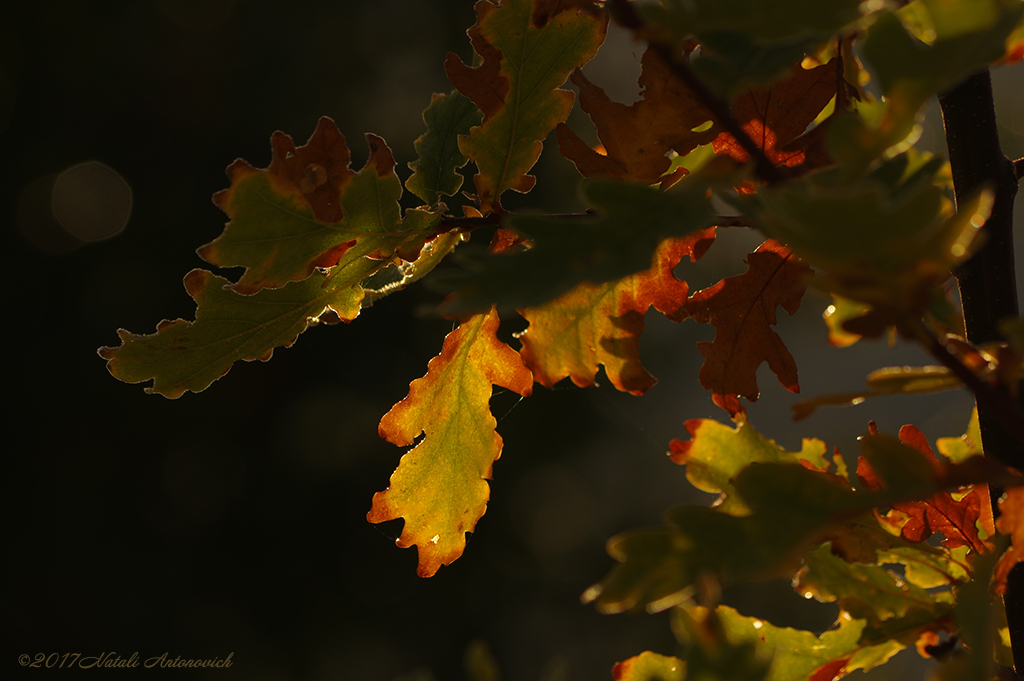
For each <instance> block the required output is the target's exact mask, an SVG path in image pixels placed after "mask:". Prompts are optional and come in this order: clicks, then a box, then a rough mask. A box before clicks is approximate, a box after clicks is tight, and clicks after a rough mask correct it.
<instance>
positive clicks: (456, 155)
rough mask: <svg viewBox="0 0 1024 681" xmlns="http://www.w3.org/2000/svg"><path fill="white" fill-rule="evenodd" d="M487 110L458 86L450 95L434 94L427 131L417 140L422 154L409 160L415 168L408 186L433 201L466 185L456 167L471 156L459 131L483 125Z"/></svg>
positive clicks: (463, 132)
mask: <svg viewBox="0 0 1024 681" xmlns="http://www.w3.org/2000/svg"><path fill="white" fill-rule="evenodd" d="M482 118H483V114H482V113H481V112H480V109H478V108H476V105H475V104H473V102H471V101H470V100H469V99H468V98H466V97H465V96H464V95H462V94H461V93H460V92H458V91H457V90H455V91H452V92H450V93H449V94H447V95H442V94H436V93H435V94H434V96H433V97H432V98H431V100H430V106H428V107H427V108H426V110H425V111H424V112H423V122H424V123H426V125H427V131H426V132H425V133H424V134H423V135H421V136H420V138H419V139H417V140H416V142H415V147H416V153H418V154H419V157H418V158H417V159H416V160H415V161H412V162H411V163H409V168H411V169H412V170H413V171H414V172H413V174H412V175H411V176H410V177H409V179H408V180H406V181H405V187H406V189H408V190H409V191H411V192H412V193H413V194H415V195H416V196H418V197H420V198H421V199H423V200H424V201H426V202H427V203H428V204H430V205H434V204H435V203H437V202H438V201H439V200H440V197H441V194H445V195H447V196H452V195H454V194H455V192H457V191H459V187H461V186H462V175H460V174H459V173H457V172H456V171H457V170H458V169H459V168H461V167H462V166H464V165H465V164H466V163H467V162H468V161H469V159H468V158H466V156H465V155H464V154H463V153H462V152H461V151H459V135H466V134H469V130H470V128H472V127H473V126H474V125H479V123H480V120H481V119H482Z"/></svg>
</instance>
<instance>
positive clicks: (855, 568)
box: [793, 543, 952, 625]
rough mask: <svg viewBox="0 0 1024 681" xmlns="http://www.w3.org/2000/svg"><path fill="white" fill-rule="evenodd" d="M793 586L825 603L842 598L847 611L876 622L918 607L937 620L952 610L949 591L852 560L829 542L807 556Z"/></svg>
mask: <svg viewBox="0 0 1024 681" xmlns="http://www.w3.org/2000/svg"><path fill="white" fill-rule="evenodd" d="M793 587H794V588H795V589H796V590H797V591H798V592H799V593H802V594H803V595H804V596H805V597H806V596H807V595H808V594H810V595H812V596H814V597H815V598H816V599H818V600H819V601H822V602H824V603H829V602H832V601H838V602H839V606H840V607H841V608H842V609H843V611H845V612H848V613H850V615H851V616H852V617H854V618H855V619H863V620H866V621H867V622H869V623H870V624H872V625H878V624H880V623H881V622H883V621H885V620H888V619H891V618H893V617H897V618H900V617H905V616H906V615H907V614H908V613H909V612H910V611H911V610H915V609H916V610H924V611H927V612H928V614H929V616H930V617H931V619H933V620H937V619H940V618H942V617H945V616H946V615H947V614H948V613H949V612H950V611H951V610H952V594H951V593H950V592H949V591H944V592H938V593H929V592H928V591H926V590H925V589H923V588H921V587H920V586H917V585H916V584H913V583H909V582H907V581H904V580H903V579H900V578H899V577H897V576H896V575H895V574H893V573H892V572H890V571H889V570H886V569H885V568H883V567H881V566H880V565H863V564H855V563H848V562H847V561H845V560H843V559H842V558H839V557H837V556H835V555H834V554H833V553H832V546H831V544H829V543H826V544H824V545H822V546H820V547H818V548H817V549H815V550H814V551H811V552H810V553H808V554H807V555H806V556H804V566H803V568H801V569H800V572H798V573H797V575H796V577H795V578H794V579H793Z"/></svg>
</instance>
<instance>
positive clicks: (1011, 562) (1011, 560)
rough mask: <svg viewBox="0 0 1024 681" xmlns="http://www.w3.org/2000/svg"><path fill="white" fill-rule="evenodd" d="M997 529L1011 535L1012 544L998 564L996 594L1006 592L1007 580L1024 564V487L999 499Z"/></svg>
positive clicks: (1010, 489)
mask: <svg viewBox="0 0 1024 681" xmlns="http://www.w3.org/2000/svg"><path fill="white" fill-rule="evenodd" d="M996 529H997V530H999V532H1000V534H1007V535H1010V540H1011V542H1012V544H1011V545H1010V546H1009V547H1008V548H1007V549H1006V551H1005V552H1003V555H1002V556H1000V558H999V562H998V563H996V569H995V574H994V575H993V578H992V582H993V584H994V588H995V591H996V593H999V594H1001V593H1004V592H1005V591H1006V580H1007V579H1008V578H1009V576H1010V570H1012V569H1013V567H1014V566H1015V565H1016V564H1017V563H1021V562H1024V487H1011V488H1009V489H1008V490H1006V492H1005V496H1003V497H1001V498H1000V499H999V519H998V520H996Z"/></svg>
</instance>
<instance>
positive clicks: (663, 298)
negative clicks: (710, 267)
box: [518, 227, 715, 395]
mask: <svg viewBox="0 0 1024 681" xmlns="http://www.w3.org/2000/svg"><path fill="white" fill-rule="evenodd" d="M714 235H715V229H714V228H713V227H712V228H709V229H704V230H701V231H699V232H695V233H694V234H691V235H689V236H687V237H683V238H680V239H667V240H666V241H664V242H662V244H661V246H660V247H659V248H658V251H657V252H656V253H655V256H654V265H653V266H652V267H651V269H649V270H647V271H646V272H641V273H639V274H634V275H631V276H628V277H625V278H623V279H619V280H617V281H612V282H607V283H605V284H589V283H583V284H580V285H578V286H577V287H576V288H574V289H572V290H571V291H569V292H568V293H565V294H564V295H562V296H560V297H558V298H556V299H555V300H552V301H550V302H548V303H545V304H544V305H541V306H539V307H530V308H525V309H523V310H521V311H520V313H521V314H522V315H523V317H525V318H526V320H527V321H528V322H530V325H529V327H528V328H527V329H526V330H525V331H523V332H522V333H520V334H519V336H518V337H519V340H520V341H522V343H523V348H522V349H521V350H520V351H519V354H520V355H522V357H523V361H524V362H525V363H526V366H528V367H529V368H530V369H531V370H532V371H533V375H534V379H535V380H536V381H537V382H538V383H540V384H541V385H543V386H546V387H548V388H550V387H552V386H553V385H554V384H555V383H558V382H559V381H560V380H562V379H563V378H566V377H569V378H571V379H572V382H573V383H575V384H576V385H578V386H580V387H590V386H592V385H594V376H595V375H596V374H597V371H598V365H603V366H604V369H605V372H606V374H607V375H608V380H610V381H611V382H612V385H614V386H615V387H616V388H617V389H619V390H622V391H624V392H629V393H632V394H634V395H642V394H643V393H644V392H646V391H647V389H648V388H650V387H651V386H653V385H654V384H655V383H656V380H655V378H654V377H653V376H651V375H650V374H649V373H648V372H647V370H646V369H644V367H643V365H642V364H641V363H640V334H641V333H642V332H643V330H644V313H645V312H646V311H647V308H648V307H651V306H654V308H655V309H657V310H658V311H659V312H661V313H663V314H665V315H666V316H668V317H669V318H670V319H673V320H674V321H681V320H682V318H684V317H685V313H684V312H683V310H682V307H683V304H684V303H685V302H686V296H687V294H688V293H689V286H687V284H686V282H685V281H680V280H678V279H676V277H675V275H674V274H673V273H672V270H673V268H675V266H676V265H678V264H679V262H680V261H681V260H682V259H683V258H684V257H687V256H689V257H690V259H691V260H693V261H696V260H697V259H698V258H699V257H700V256H701V255H703V254H704V252H705V251H707V249H708V248H709V247H710V246H711V242H712V240H713V239H714Z"/></svg>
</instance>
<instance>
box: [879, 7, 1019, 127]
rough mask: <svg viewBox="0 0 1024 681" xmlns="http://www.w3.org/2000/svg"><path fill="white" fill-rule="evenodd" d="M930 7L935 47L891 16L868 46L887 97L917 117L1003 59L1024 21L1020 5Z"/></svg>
mask: <svg viewBox="0 0 1024 681" xmlns="http://www.w3.org/2000/svg"><path fill="white" fill-rule="evenodd" d="M924 6H925V7H926V8H927V10H928V13H929V15H930V18H931V19H932V22H933V26H934V30H933V36H934V38H935V39H934V42H932V43H931V44H930V45H929V44H926V43H923V42H921V41H920V40H917V39H916V38H914V37H913V36H911V35H910V34H909V33H908V32H907V30H906V28H905V27H904V26H903V25H902V24H901V23H900V20H899V19H898V18H897V16H896V15H894V14H891V13H887V14H882V15H881V16H880V17H879V18H878V20H877V21H876V22H875V23H874V25H872V26H871V28H870V29H869V30H868V35H867V39H866V40H865V41H864V46H863V56H864V59H865V60H866V61H867V62H868V64H869V65H870V67H871V70H872V72H873V73H874V75H875V76H876V78H877V79H878V84H879V85H880V86H881V88H882V94H883V95H885V96H886V98H887V99H889V100H890V101H892V100H893V99H897V100H900V104H899V106H905V107H907V109H908V110H910V109H913V110H914V111H915V112H916V110H917V109H918V108H919V107H920V105H921V104H923V103H924V101H925V100H927V99H928V97H931V96H932V95H935V94H937V93H939V92H941V91H942V90H945V89H946V88H948V87H950V86H952V85H954V84H955V83H957V82H959V81H961V80H963V79H964V78H966V77H967V76H969V75H970V74H971V73H972V72H974V71H977V70H979V69H982V68H984V67H986V66H988V65H989V64H991V63H992V62H994V61H996V60H997V59H999V58H1000V57H1002V56H1003V53H1004V51H1005V42H1006V39H1007V37H1009V35H1010V34H1011V33H1012V32H1013V29H1014V28H1015V27H1016V25H1017V22H1018V21H1020V19H1021V17H1022V16H1024V5H1021V3H1020V2H1017V1H1016V0H971V1H966V0H953V1H952V2H950V1H948V0H945V1H943V2H935V1H934V0H929V1H926V2H924Z"/></svg>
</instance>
